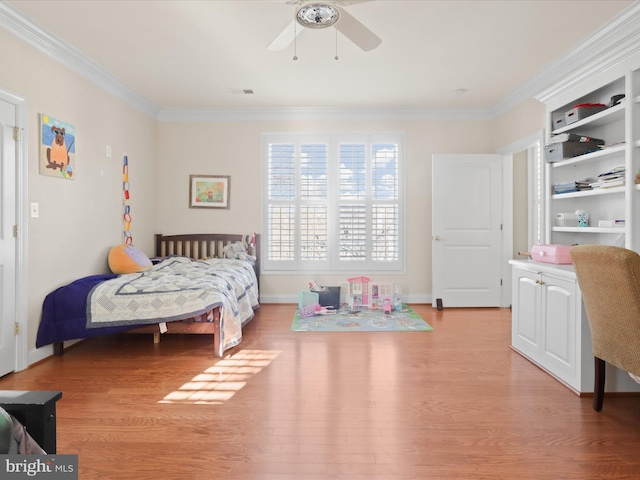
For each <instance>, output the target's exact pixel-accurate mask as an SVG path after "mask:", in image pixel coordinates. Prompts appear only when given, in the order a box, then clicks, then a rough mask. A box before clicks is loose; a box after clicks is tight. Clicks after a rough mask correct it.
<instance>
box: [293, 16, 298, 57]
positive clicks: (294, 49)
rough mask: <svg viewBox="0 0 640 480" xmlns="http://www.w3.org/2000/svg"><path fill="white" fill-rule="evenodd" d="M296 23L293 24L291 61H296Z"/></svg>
mask: <svg viewBox="0 0 640 480" xmlns="http://www.w3.org/2000/svg"><path fill="white" fill-rule="evenodd" d="M296 23H297V22H294V24H293V59H294V60H298V40H297V38H298V31H297V28H296Z"/></svg>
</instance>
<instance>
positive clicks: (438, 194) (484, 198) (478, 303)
mask: <svg viewBox="0 0 640 480" xmlns="http://www.w3.org/2000/svg"><path fill="white" fill-rule="evenodd" d="M432 195H433V197H432V202H433V204H432V235H433V237H432V264H433V278H432V281H433V292H432V295H433V306H434V307H435V306H438V307H440V306H442V307H499V306H500V300H501V293H502V287H501V270H502V268H501V253H502V156H501V155H482V154H478V155H475V154H473V155H434V156H433V188H432Z"/></svg>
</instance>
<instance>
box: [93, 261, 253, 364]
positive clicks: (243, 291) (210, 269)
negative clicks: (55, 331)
mask: <svg viewBox="0 0 640 480" xmlns="http://www.w3.org/2000/svg"><path fill="white" fill-rule="evenodd" d="M217 306H219V307H222V309H221V313H220V332H221V337H222V338H221V339H220V340H221V343H220V345H221V349H222V350H223V351H224V350H226V349H228V348H231V347H233V346H235V345H237V344H239V343H240V341H241V340H242V323H243V322H244V321H245V320H248V319H249V318H251V317H252V316H253V310H254V308H255V307H257V306H258V282H257V279H256V275H255V272H254V270H253V267H252V266H251V264H250V263H249V262H246V261H243V260H231V259H218V258H213V259H209V260H192V259H190V258H187V257H169V258H167V259H165V260H163V261H161V262H160V263H158V264H156V265H154V266H153V267H151V268H150V269H149V270H146V271H144V272H142V273H131V274H126V275H120V276H119V277H117V278H114V279H111V280H107V281H106V282H103V283H101V284H99V285H97V286H96V287H95V288H94V289H93V290H92V291H91V293H90V294H89V298H88V300H87V328H100V327H111V326H118V325H146V324H154V323H161V322H170V321H173V320H181V319H185V318H191V317H195V316H197V315H201V314H203V313H205V312H207V311H209V310H211V309H212V308H213V307H217Z"/></svg>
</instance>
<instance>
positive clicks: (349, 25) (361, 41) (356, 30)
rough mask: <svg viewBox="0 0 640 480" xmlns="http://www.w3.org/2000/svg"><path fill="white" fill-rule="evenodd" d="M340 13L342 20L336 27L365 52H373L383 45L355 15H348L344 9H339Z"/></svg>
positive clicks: (340, 19)
mask: <svg viewBox="0 0 640 480" xmlns="http://www.w3.org/2000/svg"><path fill="white" fill-rule="evenodd" d="M337 8H338V9H339V11H340V18H339V20H338V21H337V22H336V24H335V25H334V27H335V28H336V29H337V30H338V31H339V32H340V33H342V34H343V35H344V36H345V37H347V38H348V39H349V40H351V41H352V42H353V43H355V44H356V45H357V46H359V47H360V48H361V49H362V50H364V51H365V52H368V51H369V50H373V49H374V48H376V47H377V46H378V45H380V44H381V43H382V40H380V38H378V36H377V35H376V34H375V33H373V32H372V31H371V30H369V29H368V28H367V27H365V26H364V25H363V24H362V23H360V21H359V20H357V19H356V18H355V17H354V16H353V15H351V14H350V13H347V11H346V10H345V9H344V8H340V7H337Z"/></svg>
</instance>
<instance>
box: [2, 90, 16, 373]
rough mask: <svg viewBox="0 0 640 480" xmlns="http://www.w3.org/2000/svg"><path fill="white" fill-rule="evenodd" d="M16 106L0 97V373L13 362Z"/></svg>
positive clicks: (12, 366) (8, 369)
mask: <svg viewBox="0 0 640 480" xmlns="http://www.w3.org/2000/svg"><path fill="white" fill-rule="evenodd" d="M15 125H16V107H15V105H13V104H11V103H8V102H6V101H4V100H2V99H0V376H1V375H6V374H7V373H9V372H12V371H13V370H14V369H15V368H14V367H15V364H16V336H15V333H14V325H15V322H16V238H15V237H14V235H13V227H14V225H15V224H16V158H17V157H16V153H17V150H16V141H15V139H14V129H15Z"/></svg>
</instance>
